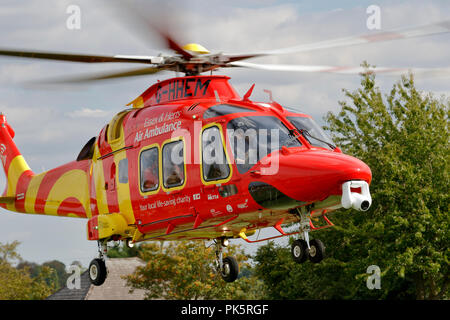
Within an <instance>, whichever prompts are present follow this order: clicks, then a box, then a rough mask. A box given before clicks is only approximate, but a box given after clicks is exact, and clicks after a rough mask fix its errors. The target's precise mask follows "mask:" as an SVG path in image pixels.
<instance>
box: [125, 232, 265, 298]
mask: <svg viewBox="0 0 450 320" xmlns="http://www.w3.org/2000/svg"><path fill="white" fill-rule="evenodd" d="M141 248H142V252H141V258H142V259H143V260H144V261H146V262H147V264H146V266H145V267H140V268H138V269H137V271H136V272H135V273H134V274H132V275H130V276H128V277H127V283H128V285H129V286H131V287H132V289H144V290H146V298H147V299H160V298H163V299H178V300H181V299H259V298H260V297H261V292H262V291H261V290H262V286H261V282H260V281H258V280H257V279H256V278H255V277H252V276H251V272H248V271H246V276H245V277H240V278H239V279H237V280H236V281H235V282H233V283H226V282H225V281H223V280H222V278H221V277H220V276H219V275H217V273H216V272H215V271H214V269H213V262H214V259H215V253H214V248H212V247H206V246H205V243H204V242H203V241H196V242H170V243H168V244H166V245H164V246H163V244H162V243H161V245H158V244H155V243H149V244H144V245H142V246H141ZM227 251H228V252H227V254H225V252H224V256H227V255H228V256H235V257H236V259H237V260H238V262H239V265H240V267H241V268H245V269H248V270H250V269H251V267H250V265H249V264H248V263H246V261H247V260H248V257H247V256H246V255H245V254H244V252H243V251H242V250H241V249H240V248H239V247H237V246H233V245H230V246H229V247H228V250H227Z"/></svg>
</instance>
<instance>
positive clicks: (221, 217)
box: [0, 21, 450, 286]
mask: <svg viewBox="0 0 450 320" xmlns="http://www.w3.org/2000/svg"><path fill="white" fill-rule="evenodd" d="M152 27H153V29H154V30H156V31H157V32H158V33H159V34H160V35H161V37H162V38H163V39H165V43H166V45H167V48H168V49H171V50H172V51H174V54H171V55H163V54H161V55H159V56H132V55H127V56H125V55H115V56H102V55H95V56H94V55H84V54H72V53H60V52H43V51H34V50H33V51H24V50H18V49H11V48H0V55H2V56H10V57H11V56H12V57H21V58H32V59H47V60H56V61H66V62H80V63H136V64H144V65H146V66H145V67H140V68H135V69H132V70H128V71H120V72H114V73H105V74H97V75H93V76H88V77H75V78H71V79H64V81H65V82H69V83H70V82H82V81H95V80H107V79H119V78H126V77H131V76H137V75H150V74H156V73H158V72H161V71H173V72H176V73H177V74H179V73H182V74H184V76H181V77H179V76H177V77H175V78H170V79H166V80H162V81H158V82H157V83H155V84H153V85H152V86H150V87H149V88H148V89H147V90H145V91H144V92H143V93H142V94H141V95H140V96H138V97H137V98H135V99H133V101H132V102H130V103H129V104H128V105H127V106H126V107H127V108H125V109H124V110H122V111H120V112H119V113H118V114H116V115H115V116H114V117H113V118H112V119H111V121H109V122H108V123H107V124H105V125H104V127H103V128H102V129H101V130H100V132H99V134H98V136H96V137H92V138H91V139H90V140H89V141H88V142H87V143H86V144H85V145H84V147H83V148H82V149H81V151H80V152H79V154H78V157H77V159H75V160H74V161H72V162H69V163H67V164H64V165H62V166H59V167H57V168H54V169H51V170H48V171H45V172H42V173H34V172H33V171H32V170H31V169H30V167H29V166H28V164H27V162H26V161H25V159H24V157H23V156H22V154H21V153H20V151H19V149H18V147H17V146H16V144H15V143H14V140H13V138H14V136H15V132H14V130H13V128H12V126H11V125H10V124H9V123H8V122H7V120H6V116H5V115H3V114H1V115H0V124H1V128H0V158H1V161H2V165H3V168H4V171H5V174H6V177H7V185H6V189H5V191H4V193H3V195H2V197H0V205H1V206H2V207H3V208H5V209H7V210H10V211H14V212H21V213H27V214H42V215H54V216H63V217H74V218H83V219H87V224H86V234H87V239H88V240H90V241H97V243H98V251H99V253H98V258H96V259H93V260H92V262H91V263H90V265H89V277H90V280H91V282H92V284H94V285H97V286H99V285H102V284H103V283H104V281H105V280H106V278H107V269H106V263H105V259H106V254H107V250H108V243H109V242H111V241H124V242H125V243H126V244H127V245H128V246H132V245H134V244H135V243H139V242H143V241H156V240H167V241H177V240H178V241H184V240H213V241H214V244H215V254H216V261H215V267H216V271H217V272H218V273H219V274H220V275H221V277H222V278H223V280H224V281H226V282H233V281H235V280H236V279H237V277H238V274H239V265H238V263H237V260H236V259H235V258H234V257H232V256H228V257H224V256H223V248H224V247H226V246H227V245H228V244H229V240H230V239H237V238H239V239H243V240H244V241H246V242H248V243H256V242H261V241H266V240H270V239H275V238H279V237H286V236H293V235H296V234H298V235H299V238H298V239H297V240H295V241H294V242H293V243H292V245H291V254H292V258H293V260H294V261H295V262H297V263H304V262H306V260H310V261H311V262H312V263H319V262H321V261H322V260H323V258H324V256H325V245H324V244H323V243H322V242H321V241H320V240H319V239H310V236H309V233H310V232H311V231H315V230H321V229H324V228H329V227H333V226H334V224H333V223H332V222H331V220H330V219H329V216H328V215H329V214H330V213H333V212H334V211H336V210H338V209H340V208H347V209H349V208H353V209H355V210H359V211H367V210H369V208H370V206H371V204H372V197H371V195H370V189H369V186H370V183H371V179H372V173H371V171H370V168H369V167H368V166H367V165H366V164H365V163H364V162H362V161H361V160H358V159H356V158H354V157H352V156H349V155H345V154H344V153H343V152H342V151H341V150H340V148H339V147H338V146H336V145H335V144H334V142H333V141H332V140H331V139H330V138H329V137H328V136H327V134H326V133H325V132H324V131H323V130H322V128H321V127H320V126H319V125H318V124H317V123H316V122H315V121H314V120H313V119H312V117H311V116H309V115H307V114H304V113H299V112H298V111H297V110H294V109H290V108H289V107H285V106H282V105H280V104H279V103H277V102H276V101H273V100H272V99H270V101H268V102H257V101H252V100H251V99H250V98H251V94H252V91H253V88H254V85H252V86H251V87H250V89H249V90H248V91H247V92H246V93H245V94H244V96H243V97H241V96H240V95H239V94H238V93H237V91H236V90H235V89H234V88H233V87H232V86H231V84H230V82H229V79H230V78H229V77H228V76H225V75H213V74H212V72H213V71H217V70H218V69H223V68H248V69H262V70H275V71H277V70H278V71H296V72H330V73H344V74H358V73H364V72H382V73H389V74H400V73H403V72H405V71H406V70H407V69H404V68H380V67H378V68H377V69H376V70H375V69H365V68H362V67H356V68H353V67H349V68H345V67H332V66H302V65H273V64H271V65H269V64H256V63H250V62H246V61H244V60H247V59H251V58H256V57H262V56H270V55H279V54H293V53H297V52H305V51H311V50H317V49H324V48H335V47H340V46H341V47H342V46H350V45H358V44H363V43H369V42H379V41H386V40H392V39H406V38H412V37H418V36H428V35H436V34H442V33H447V32H449V31H450V24H449V22H448V21H444V22H439V23H435V24H431V25H427V26H419V27H413V28H407V29H402V30H394V31H389V32H381V33H378V34H377V35H376V36H373V35H363V36H357V37H348V38H342V39H334V40H330V41H324V42H320V43H315V44H308V45H300V46H295V47H290V48H284V49H276V50H269V51H261V52H248V53H238V54H226V53H222V52H210V51H209V50H207V49H206V48H205V47H203V46H202V45H200V44H196V43H189V44H186V45H181V44H180V42H179V41H177V40H175V39H174V38H173V37H172V36H171V35H170V34H169V33H168V32H166V31H165V30H162V29H160V28H158V27H155V26H152ZM414 71H415V72H418V73H420V72H423V73H430V72H431V73H433V72H434V70H433V69H415V70H414ZM204 73H210V74H209V75H205V74H204ZM318 219H322V220H323V223H322V225H321V226H317V223H316V222H315V221H317V220H318ZM292 223H297V224H298V225H299V230H298V231H296V232H286V231H285V229H283V226H285V225H288V224H292ZM315 223H316V224H315ZM264 228H274V229H275V230H276V231H277V232H278V233H279V234H278V235H276V236H272V237H268V238H263V239H259V238H258V239H253V240H252V239H250V238H249V237H251V236H252V235H254V234H255V233H256V231H258V230H260V229H264Z"/></svg>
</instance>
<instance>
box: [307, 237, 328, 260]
mask: <svg viewBox="0 0 450 320" xmlns="http://www.w3.org/2000/svg"><path fill="white" fill-rule="evenodd" d="M309 247H310V248H311V249H310V250H309V260H310V261H311V262H313V263H319V262H320V261H322V260H323V258H324V256H325V246H324V245H323V243H322V241H320V240H318V239H313V240H311V241H310V242H309Z"/></svg>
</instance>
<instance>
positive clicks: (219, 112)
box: [203, 104, 255, 119]
mask: <svg viewBox="0 0 450 320" xmlns="http://www.w3.org/2000/svg"><path fill="white" fill-rule="evenodd" d="M239 112H255V110H252V109H248V108H245V107H240V106H233V105H231V104H218V105H215V106H212V107H211V108H209V109H207V110H206V111H205V113H203V119H209V118H214V117H220V116H224V115H227V114H232V113H239Z"/></svg>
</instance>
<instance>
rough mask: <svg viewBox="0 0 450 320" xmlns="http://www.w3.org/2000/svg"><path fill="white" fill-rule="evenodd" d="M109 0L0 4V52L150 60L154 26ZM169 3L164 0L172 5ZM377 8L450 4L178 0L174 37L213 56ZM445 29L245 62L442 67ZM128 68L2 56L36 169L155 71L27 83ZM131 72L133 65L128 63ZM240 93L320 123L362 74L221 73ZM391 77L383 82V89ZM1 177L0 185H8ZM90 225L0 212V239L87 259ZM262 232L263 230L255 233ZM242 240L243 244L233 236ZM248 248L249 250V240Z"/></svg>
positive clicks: (38, 255) (323, 35) (6, 84)
mask: <svg viewBox="0 0 450 320" xmlns="http://www.w3.org/2000/svg"><path fill="white" fill-rule="evenodd" d="M105 3H108V2H107V1H103V2H99V1H87V0H79V1H68V0H62V1H61V0H58V1H56V0H45V1H42V0H40V1H37V0H35V1H29V0H27V1H20V2H18V1H9V0H8V1H2V6H1V7H0V30H1V31H0V47H13V48H24V49H36V50H51V51H67V52H74V53H92V54H104V55H114V54H137V55H154V54H158V53H159V52H160V51H159V50H158V48H159V47H160V45H161V40H160V39H159V38H158V37H157V35H155V34H152V32H151V31H149V32H147V33H146V36H148V37H147V42H144V41H142V40H141V39H140V38H139V37H136V36H135V35H134V34H133V32H130V31H129V30H127V29H126V28H125V27H123V25H122V24H120V23H118V22H117V21H116V20H117V17H115V16H114V13H111V12H110V10H108V8H105ZM171 3H172V2H171ZM71 4H76V5H78V6H79V7H80V8H81V14H82V16H81V29H80V30H68V29H67V27H66V20H67V18H68V15H67V13H66V9H67V7H68V6H69V5H71ZM372 4H375V5H378V6H379V7H380V9H381V27H382V30H381V31H383V30H388V29H390V28H397V27H407V26H415V25H423V24H428V23H432V22H436V21H439V20H444V19H448V18H449V17H450V3H449V2H448V1H418V0H412V1H403V0H398V1H350V0H345V1H271V0H262V1H256V0H254V1H236V0H232V1H228V2H223V1H218V0H212V1H208V2H205V1H184V2H182V4H180V3H177V4H175V5H174V7H177V6H178V7H180V8H181V9H182V11H183V15H182V17H181V18H180V21H179V25H180V31H179V33H178V34H177V36H178V37H179V39H180V41H181V42H182V43H183V42H186V43H188V42H198V43H201V44H202V45H204V46H205V47H206V48H208V49H210V50H211V51H225V52H246V51H254V50H268V49H273V48H283V47H290V46H295V45H298V44H302V43H305V44H306V43H312V42H316V41H322V40H327V39H332V38H338V37H345V36H351V35H358V34H364V33H370V32H375V31H370V30H368V29H367V27H366V20H367V18H368V15H367V13H366V8H367V7H368V6H369V5H372ZM449 40H450V36H449V35H448V34H447V35H439V36H432V37H429V38H426V39H425V38H418V39H408V40H402V41H396V42H387V43H379V44H370V45H365V46H358V47H350V48H336V49H333V50H321V51H316V52H312V53H302V54H295V55H283V56H277V57H267V58H258V59H255V60H254V61H252V62H261V63H284V64H315V65H324V64H325V65H336V66H359V65H360V63H361V62H362V61H363V60H367V61H368V62H369V63H373V64H376V65H379V66H389V67H396V66H398V67H449V66H450V63H449V62H448V56H449V53H450V41H449ZM128 67H130V66H128V65H125V66H115V65H114V66H110V65H101V66H93V65H82V64H77V63H74V64H68V63H61V62H47V61H38V60H35V61H29V60H22V59H13V58H0V97H1V98H0V111H2V112H3V113H5V114H6V116H7V119H8V121H9V123H10V124H11V125H12V126H13V128H14V130H15V131H16V138H15V141H16V144H17V145H18V147H19V149H20V150H21V152H22V153H23V155H24V156H25V159H26V160H27V161H28V163H29V165H30V167H31V168H32V169H33V170H34V171H35V172H41V171H43V170H48V169H50V168H53V167H55V166H59V165H61V164H64V163H66V162H69V161H71V160H73V159H75V158H76V156H77V154H78V152H79V150H80V149H81V147H82V146H83V145H84V144H85V142H86V141H87V140H88V139H90V138H91V137H92V136H95V135H97V134H98V133H99V131H100V129H101V128H102V126H103V125H104V124H105V123H107V122H108V121H109V120H110V119H111V117H112V116H113V115H114V114H115V113H117V112H119V111H120V110H122V109H123V108H124V107H125V105H126V104H127V103H128V102H130V101H131V100H133V99H134V98H135V97H136V96H138V95H139V94H140V93H141V92H143V91H144V90H145V89H146V88H147V87H149V86H150V85H151V84H152V83H154V82H155V81H156V80H158V79H160V80H162V79H166V78H169V77H171V76H172V74H170V73H164V74H158V75H154V76H148V77H140V78H136V79H126V80H125V79H124V80H121V81H117V82H106V83H99V84H90V85H83V86H71V87H58V88H46V89H42V88H39V89H38V88H34V87H29V86H24V85H23V82H25V81H26V80H29V79H42V78H48V77H54V76H58V75H70V74H79V73H89V72H97V71H101V70H116V69H118V68H128ZM131 67H133V66H131ZM220 73H221V74H226V75H229V76H231V77H232V80H231V83H232V84H233V85H234V86H235V87H236V89H237V90H238V92H239V93H240V94H241V95H243V94H244V93H245V92H246V90H247V89H248V88H249V87H250V86H251V85H252V84H253V83H255V84H256V86H255V90H254V94H253V96H252V98H253V99H255V100H259V101H267V100H268V96H267V94H265V93H264V92H263V89H270V90H272V92H273V96H274V99H275V100H277V101H278V102H280V103H281V104H283V105H287V106H294V107H298V108H300V109H301V110H302V111H304V112H306V113H308V114H311V115H312V116H313V117H314V118H316V120H318V121H319V122H320V121H321V119H322V117H323V116H324V115H325V114H326V112H328V111H334V112H336V111H337V110H338V109H339V105H338V100H343V99H344V96H343V93H342V90H341V89H342V88H347V89H350V90H353V89H356V88H357V87H358V85H359V78H358V76H343V75H331V74H295V73H290V72H289V73H283V72H269V71H261V70H222V71H221V72H220ZM448 79H449V78H428V79H420V80H418V82H417V84H418V86H419V87H420V88H422V89H423V90H425V91H432V92H436V93H438V94H448V93H449V92H450V90H449V88H448ZM397 80H398V78H395V77H394V78H392V77H385V76H383V77H379V84H380V86H381V88H383V89H385V90H387V89H389V88H390V87H391V86H392V84H393V83H394V82H395V81H397ZM4 183H5V179H4V177H3V175H2V177H1V178H0V184H3V185H4ZM85 226H86V220H82V219H71V218H55V217H42V216H32V215H22V214H15V213H10V212H7V211H5V210H0V242H2V243H4V242H11V241H13V240H19V241H21V242H22V244H21V246H20V247H19V252H20V254H21V255H22V257H23V258H24V259H25V260H29V261H35V262H40V263H41V262H44V261H47V260H52V259H58V260H61V261H63V262H65V263H66V264H69V263H70V262H72V261H73V260H80V261H82V262H83V264H84V265H85V266H86V265H87V264H88V263H89V261H90V260H91V259H92V258H94V257H95V256H96V254H97V251H96V243H95V242H89V241H87V240H86V234H85V232H86V231H85ZM263 234H264V233H262V235H263ZM237 242H239V243H243V242H242V241H237ZM247 247H248V251H249V252H253V251H254V249H255V248H256V247H257V245H251V246H246V248H247Z"/></svg>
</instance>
